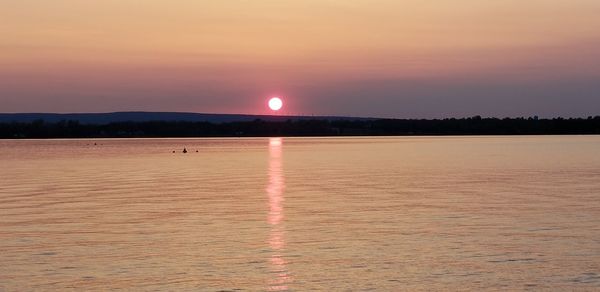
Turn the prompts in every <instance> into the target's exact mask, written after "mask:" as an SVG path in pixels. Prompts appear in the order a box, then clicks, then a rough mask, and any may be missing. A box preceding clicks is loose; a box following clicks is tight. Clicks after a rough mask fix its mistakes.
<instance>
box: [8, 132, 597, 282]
mask: <svg viewBox="0 0 600 292" xmlns="http://www.w3.org/2000/svg"><path fill="white" fill-rule="evenodd" d="M94 143H96V144H97V145H94ZM184 146H185V147H187V149H188V150H189V151H190V152H189V153H187V154H183V153H181V149H182V148H183V147H184ZM173 150H177V153H172V151H173ZM196 150H198V152H196ZM0 163H1V167H0V291H27V290H68V289H76V290H108V289H123V290H172V291H185V290H193V291H198V290H201V291H217V290H252V291H254V290H259V291H260V290H276V291H281V290H296V291H301V290H310V289H313V290H315V289H316V290H329V291H332V290H333V291H338V290H384V291H385V290H389V291H398V290H481V289H487V290H524V289H532V290H547V289H557V290H573V289H575V290H583V291H586V290H598V289H600V137H599V136H564V137H443V138H433V137H410V138H326V139H322V138H284V139H278V138H271V139H266V138H265V139H155V140H154V139H153V140H142V139H141V140H113V139H107V140H45V141H44V140H30V141H6V140H5V141H1V140H0Z"/></svg>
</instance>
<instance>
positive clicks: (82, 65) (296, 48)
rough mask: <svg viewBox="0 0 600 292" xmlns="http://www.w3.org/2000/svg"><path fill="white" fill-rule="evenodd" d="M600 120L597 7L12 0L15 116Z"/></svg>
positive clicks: (5, 45) (312, 0) (7, 65)
mask: <svg viewBox="0 0 600 292" xmlns="http://www.w3.org/2000/svg"><path fill="white" fill-rule="evenodd" d="M274 95H278V96H283V97H284V101H285V104H286V107H285V113H287V114H307V115H311V114H315V115H353V116H377V117H398V118H432V117H463V116H472V115H482V116H497V117H505V116H530V115H539V116H543V117H551V116H567V117H568V116H584V117H586V116H588V115H598V114H600V1H598V0H527V1H523V0H379V1H373V0H369V1H367V0H277V1H276V0H273V1H265V0H246V1H241V0H221V1H201V0H171V1H167V0H101V1H81V0H52V1H48V0H18V1H15V0H0V112H63V113H64V112H111V111H130V110H140V111H141V110H143V111H186V112H206V113H249V114H264V113H267V112H268V109H267V107H266V101H267V99H268V97H270V96H274Z"/></svg>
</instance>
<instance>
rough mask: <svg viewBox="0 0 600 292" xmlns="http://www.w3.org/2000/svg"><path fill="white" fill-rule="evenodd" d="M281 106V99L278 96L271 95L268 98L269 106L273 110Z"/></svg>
mask: <svg viewBox="0 0 600 292" xmlns="http://www.w3.org/2000/svg"><path fill="white" fill-rule="evenodd" d="M282 107H283V101H282V100H281V98H279V97H272V98H271V99H269V108H270V109H271V110H274V111H278V110H280V109H281V108H282Z"/></svg>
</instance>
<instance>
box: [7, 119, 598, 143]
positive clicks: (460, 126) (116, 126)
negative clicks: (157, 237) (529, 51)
mask: <svg viewBox="0 0 600 292" xmlns="http://www.w3.org/2000/svg"><path fill="white" fill-rule="evenodd" d="M565 134H600V116H595V117H588V118H568V119H565V118H553V119H538V118H537V117H530V118H503V119H498V118H482V117H480V116H475V117H470V118H460V119H455V118H449V119H372V120H326V119H301V120H287V121H265V120H260V119H257V120H254V121H248V122H227V123H210V122H170V121H149V122H115V123H109V124H82V123H80V122H78V121H73V120H69V121H60V122H55V123H48V122H44V121H43V120H36V121H33V122H11V123H0V138H4V139H7V138H130V137H131V138H144V137H147V138H151V137H268V136H405V135H406V136H407V135H565Z"/></svg>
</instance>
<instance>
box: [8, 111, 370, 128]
mask: <svg viewBox="0 0 600 292" xmlns="http://www.w3.org/2000/svg"><path fill="white" fill-rule="evenodd" d="M257 119H260V120H263V121H269V122H280V121H286V120H312V119H318V120H329V121H336V120H353V121H357V120H372V119H371V118H359V117H335V116H269V115H240V114H204V113H181V112H114V113H74V114H54V113H15V114H3V113H0V123H10V122H21V123H30V122H33V121H35V120H44V122H48V123H56V122H60V121H78V122H79V123H81V124H96V125H104V124H109V123H115V122H150V121H163V122H211V123H230V122H249V121H254V120H257Z"/></svg>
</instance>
